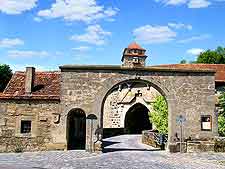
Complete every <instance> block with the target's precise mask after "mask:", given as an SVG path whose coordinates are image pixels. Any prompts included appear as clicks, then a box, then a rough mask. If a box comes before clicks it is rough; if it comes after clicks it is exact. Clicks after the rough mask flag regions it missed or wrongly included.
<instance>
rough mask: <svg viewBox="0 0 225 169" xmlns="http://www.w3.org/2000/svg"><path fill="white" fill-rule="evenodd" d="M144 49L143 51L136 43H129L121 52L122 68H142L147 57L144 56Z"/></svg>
mask: <svg viewBox="0 0 225 169" xmlns="http://www.w3.org/2000/svg"><path fill="white" fill-rule="evenodd" d="M145 51H146V50H145V49H143V48H142V47H141V46H140V45H138V44H137V43H136V42H133V43H131V44H130V45H129V46H128V47H127V48H125V49H124V51H123V56H122V59H121V61H122V66H125V67H132V68H135V67H144V66H145V59H146V58H147V56H146V55H145Z"/></svg>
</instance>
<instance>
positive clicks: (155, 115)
mask: <svg viewBox="0 0 225 169" xmlns="http://www.w3.org/2000/svg"><path fill="white" fill-rule="evenodd" d="M149 116H150V121H151V122H152V123H153V125H154V126H155V127H156V129H157V130H158V131H159V133H161V134H167V132H168V107H167V103H166V100H165V98H164V97H163V96H157V97H156V99H155V102H154V103H153V111H152V112H150V113H149Z"/></svg>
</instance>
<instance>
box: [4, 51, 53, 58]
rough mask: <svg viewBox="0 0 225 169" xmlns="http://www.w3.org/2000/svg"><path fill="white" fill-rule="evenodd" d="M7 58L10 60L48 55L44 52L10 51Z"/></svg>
mask: <svg viewBox="0 0 225 169" xmlns="http://www.w3.org/2000/svg"><path fill="white" fill-rule="evenodd" d="M8 56H9V57H11V58H32V57H47V56H49V53H48V52H46V51H30V50H10V51H8Z"/></svg>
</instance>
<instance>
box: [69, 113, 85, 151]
mask: <svg viewBox="0 0 225 169" xmlns="http://www.w3.org/2000/svg"><path fill="white" fill-rule="evenodd" d="M85 142H86V116H85V113H84V111H83V110H81V109H74V110H72V111H70V112H69V113H68V116H67V149H68V150H79V149H85Z"/></svg>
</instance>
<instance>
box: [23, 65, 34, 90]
mask: <svg viewBox="0 0 225 169" xmlns="http://www.w3.org/2000/svg"><path fill="white" fill-rule="evenodd" d="M34 76H35V68H34V67H26V77H25V93H26V94H31V92H32V88H33V85H34V78H35V77H34Z"/></svg>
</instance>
